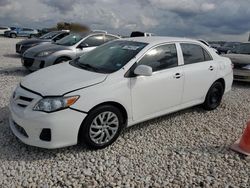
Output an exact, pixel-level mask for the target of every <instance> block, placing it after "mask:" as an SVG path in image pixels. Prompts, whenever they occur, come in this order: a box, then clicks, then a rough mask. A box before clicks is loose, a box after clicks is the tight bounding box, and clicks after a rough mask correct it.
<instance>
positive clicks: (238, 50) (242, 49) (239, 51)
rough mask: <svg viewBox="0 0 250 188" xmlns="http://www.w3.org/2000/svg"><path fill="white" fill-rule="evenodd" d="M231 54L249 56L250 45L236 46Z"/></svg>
mask: <svg viewBox="0 0 250 188" xmlns="http://www.w3.org/2000/svg"><path fill="white" fill-rule="evenodd" d="M233 52H234V53H237V54H250V43H249V44H241V45H238V46H236V47H235V49H233Z"/></svg>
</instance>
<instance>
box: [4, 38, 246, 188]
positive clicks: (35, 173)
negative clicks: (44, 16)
mask: <svg viewBox="0 0 250 188" xmlns="http://www.w3.org/2000/svg"><path fill="white" fill-rule="evenodd" d="M18 40H20V39H5V38H0V57H1V58H0V129H1V130H0V187H4V188H5V187H250V179H249V177H250V160H249V158H245V157H244V156H242V155H240V154H237V153H235V152H233V151H231V150H230V149H229V147H230V145H231V144H232V143H233V142H234V141H235V140H237V139H238V138H239V137H240V135H241V133H242V129H243V127H244V125H245V123H246V121H247V120H248V119H249V118H250V84H243V83H234V86H233V90H232V91H231V92H230V93H229V94H227V95H226V96H225V97H224V99H223V103H222V105H221V106H220V107H219V108H218V109H217V110H215V111H212V112H206V111H204V110H202V109H201V108H199V107H194V108H191V109H187V110H183V111H181V112H178V113H174V114H171V115H167V116H164V117H161V118H157V119H154V120H151V121H148V122H145V123H142V124H139V125H136V126H133V127H131V128H128V129H126V130H125V131H123V133H122V135H121V136H120V138H119V139H118V140H117V141H116V143H115V144H113V145H112V146H110V147H108V148H106V149H103V150H99V151H91V150H88V149H86V148H85V147H84V146H73V147H68V148H64V149H57V150H45V149H39V148H35V147H31V146H26V145H24V144H23V143H21V142H20V141H19V140H17V139H16V138H15V137H14V136H13V134H12V133H11V131H10V128H9V126H8V115H9V112H8V108H7V105H8V100H9V96H10V94H11V91H12V90H13V89H14V87H15V86H16V84H18V82H19V81H20V80H21V79H22V77H23V76H25V75H27V74H28V71H26V70H25V69H23V68H22V67H21V63H20V57H19V56H17V55H16V54H15V51H14V50H15V43H16V42H17V41H18Z"/></svg>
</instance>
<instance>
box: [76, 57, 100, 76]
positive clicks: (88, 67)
mask: <svg viewBox="0 0 250 188" xmlns="http://www.w3.org/2000/svg"><path fill="white" fill-rule="evenodd" d="M79 59H80V58H79V57H78V58H76V59H75V62H76V63H77V65H78V66H79V67H81V68H84V69H88V70H93V71H96V72H98V71H99V69H98V68H96V67H93V66H92V65H90V64H88V63H80V62H79Z"/></svg>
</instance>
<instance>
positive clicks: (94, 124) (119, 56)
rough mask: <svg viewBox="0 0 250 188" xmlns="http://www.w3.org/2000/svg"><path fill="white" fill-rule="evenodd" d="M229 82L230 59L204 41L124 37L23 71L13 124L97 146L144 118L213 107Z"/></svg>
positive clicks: (41, 136)
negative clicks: (59, 61) (74, 56)
mask: <svg viewBox="0 0 250 188" xmlns="http://www.w3.org/2000/svg"><path fill="white" fill-rule="evenodd" d="M232 81H233V71H232V65H231V61H230V60H229V59H228V58H225V57H220V56H219V55H217V54H216V53H215V52H214V50H212V49H211V48H209V47H207V46H206V45H204V44H203V43H201V42H199V41H196V40H190V39H186V38H185V39H184V38H169V37H138V38H129V39H120V40H116V41H113V42H109V43H107V44H104V45H102V46H100V47H98V48H96V49H95V50H93V51H91V52H89V53H87V54H85V55H83V56H81V57H80V58H77V59H75V60H73V61H70V62H66V63H62V64H59V65H55V66H51V67H49V68H45V69H43V70H40V71H38V72H35V73H32V74H30V75H28V76H27V77H25V78H24V80H23V81H22V82H21V83H20V84H19V85H18V86H17V88H16V89H15V91H14V92H13V95H12V97H11V100H10V106H9V108H10V112H11V115H10V127H11V129H12V131H13V133H14V134H15V135H16V136H17V137H18V138H19V139H20V140H21V141H23V142H24V143H26V144H29V145H33V146H37V147H42V148H59V147H65V146H70V145H75V144H77V143H78V142H79V141H84V142H85V143H86V144H87V145H88V146H89V147H91V148H95V149H100V148H104V147H106V146H108V145H110V144H111V143H113V142H114V141H115V140H116V139H117V137H118V136H119V134H120V132H121V130H122V129H123V128H125V127H129V126H132V125H134V124H137V123H139V122H143V121H146V120H149V119H152V118H155V117H158V116H162V115H164V114H169V113H172V112H175V111H178V110H181V109H184V108H188V107H192V106H195V105H199V104H202V106H203V107H204V108H205V109H206V110H214V109H215V108H217V107H218V106H219V105H220V103H221V99H222V97H223V94H224V93H225V92H228V91H230V89H231V86H232Z"/></svg>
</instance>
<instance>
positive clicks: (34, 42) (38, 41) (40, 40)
mask: <svg viewBox="0 0 250 188" xmlns="http://www.w3.org/2000/svg"><path fill="white" fill-rule="evenodd" d="M42 42H51V40H47V39H46V40H44V39H28V40H22V41H20V42H18V43H17V44H19V45H29V44H36V43H42Z"/></svg>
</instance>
